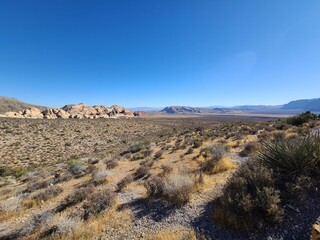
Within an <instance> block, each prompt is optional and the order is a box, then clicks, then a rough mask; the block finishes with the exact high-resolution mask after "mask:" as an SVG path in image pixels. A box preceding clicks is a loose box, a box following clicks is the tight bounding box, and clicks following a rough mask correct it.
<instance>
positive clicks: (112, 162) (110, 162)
mask: <svg viewBox="0 0 320 240" xmlns="http://www.w3.org/2000/svg"><path fill="white" fill-rule="evenodd" d="M105 163H106V168H107V169H114V168H116V167H117V166H118V165H119V163H118V162H117V160H115V159H112V160H107V161H106V162H105Z"/></svg>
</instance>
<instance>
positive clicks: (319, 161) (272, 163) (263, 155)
mask: <svg viewBox="0 0 320 240" xmlns="http://www.w3.org/2000/svg"><path fill="white" fill-rule="evenodd" d="M258 157H259V159H260V160H262V161H263V162H264V163H265V164H267V165H268V166H269V167H271V168H273V169H274V170H276V171H279V172H281V173H288V174H319V173H320V138H319V137H318V136H307V137H304V138H295V139H286V140H281V141H274V142H263V143H262V150H261V151H260V152H259V155H258Z"/></svg>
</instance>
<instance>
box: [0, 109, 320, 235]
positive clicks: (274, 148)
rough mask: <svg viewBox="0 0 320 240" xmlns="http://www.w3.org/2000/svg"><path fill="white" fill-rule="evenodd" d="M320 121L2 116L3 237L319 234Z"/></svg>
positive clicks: (312, 117) (0, 186) (0, 216)
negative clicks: (281, 161) (315, 232)
mask: <svg viewBox="0 0 320 240" xmlns="http://www.w3.org/2000/svg"><path fill="white" fill-rule="evenodd" d="M319 129H320V121H319V120H318V116H317V115H314V114H312V113H305V114H302V115H299V116H298V117H290V118H287V119H286V118H283V119H277V118H272V117H269V118H267V117H264V118H259V117H250V116H245V117H244V116H239V117H235V116H193V115H190V116H184V117H181V116H179V115H178V116H176V117H174V116H168V117H165V116H162V117H159V116H158V117H154V118H153V117H152V115H151V116H148V117H135V118H132V117H131V118H115V119H105V118H100V119H21V118H8V117H5V118H0V137H1V139H0V149H1V151H0V160H1V165H0V175H1V178H0V192H1V194H0V196H1V197H0V212H1V214H0V239H160V240H162V239H309V238H310V237H311V232H312V227H313V225H314V224H316V223H317V222H318V223H319V221H320V215H319V212H320V204H319V199H320V198H319V197H320V195H319V194H320V192H319V190H318V189H319V187H320V184H319V183H320V181H319V180H320V179H319V172H318V171H319V155H316V154H319V151H320V140H319V139H318V137H317V136H318V132H319ZM275 156H277V159H281V158H282V159H283V161H284V163H281V164H280V163H279V162H277V161H276V159H275ZM279 164H280V165H279ZM310 164H311V165H310Z"/></svg>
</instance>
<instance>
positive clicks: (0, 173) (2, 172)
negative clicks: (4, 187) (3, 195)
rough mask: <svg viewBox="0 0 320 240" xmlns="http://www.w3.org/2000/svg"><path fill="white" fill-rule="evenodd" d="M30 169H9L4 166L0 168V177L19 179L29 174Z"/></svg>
mask: <svg viewBox="0 0 320 240" xmlns="http://www.w3.org/2000/svg"><path fill="white" fill-rule="evenodd" d="M29 170H30V169H28V168H24V167H11V168H10V167H7V166H4V165H1V166H0V177H6V176H14V177H16V178H19V177H21V176H23V175H25V174H26V173H27V172H29Z"/></svg>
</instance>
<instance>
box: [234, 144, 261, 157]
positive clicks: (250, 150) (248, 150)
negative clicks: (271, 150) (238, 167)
mask: <svg viewBox="0 0 320 240" xmlns="http://www.w3.org/2000/svg"><path fill="white" fill-rule="evenodd" d="M258 149H259V144H258V143H257V142H249V143H247V144H246V145H245V146H244V148H243V149H242V151H241V152H240V153H239V155H240V156H241V157H247V156H249V155H254V154H255V153H257V151H258Z"/></svg>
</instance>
